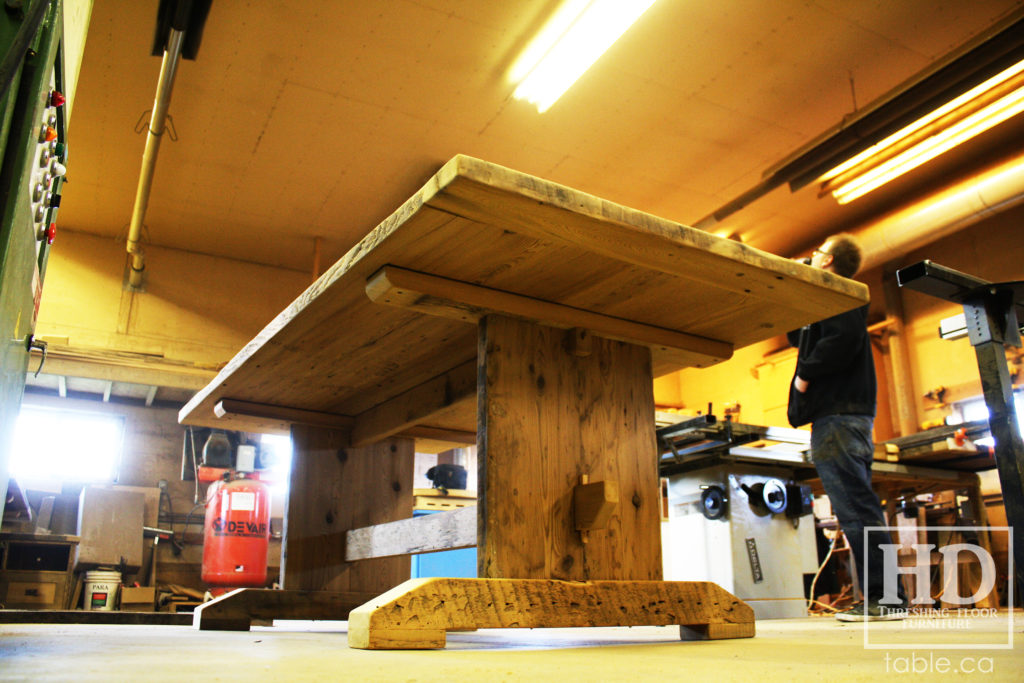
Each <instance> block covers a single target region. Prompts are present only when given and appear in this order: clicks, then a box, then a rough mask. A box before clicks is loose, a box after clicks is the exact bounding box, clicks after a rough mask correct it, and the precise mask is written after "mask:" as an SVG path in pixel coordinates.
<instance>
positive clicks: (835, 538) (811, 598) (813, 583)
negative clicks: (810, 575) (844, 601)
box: [807, 531, 840, 612]
mask: <svg viewBox="0 0 1024 683" xmlns="http://www.w3.org/2000/svg"><path fill="white" fill-rule="evenodd" d="M839 535H840V534H839V531H836V535H835V536H833V537H832V543H831V544H829V546H828V554H827V555H825V559H824V560H822V561H821V566H819V567H818V571H817V572H815V573H814V580H813V581H811V590H810V594H809V595H808V598H807V611H808V612H810V611H811V604H812V603H815V602H818V601H817V600H815V599H814V587H815V586H816V585H818V577H820V576H821V572H822V571H824V569H825V565H826V564H828V561H829V558H831V557H832V553H833V552H834V551H835V549H836V542H837V541H838V540H839ZM818 604H819V605H820V604H823V603H820V602H819V603H818Z"/></svg>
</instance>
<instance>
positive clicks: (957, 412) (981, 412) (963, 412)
mask: <svg viewBox="0 0 1024 683" xmlns="http://www.w3.org/2000/svg"><path fill="white" fill-rule="evenodd" d="M1013 406H1014V412H1016V413H1017V428H1018V429H1020V430H1022V431H1024V392H1020V391H1015V392H1014V393H1013ZM988 418H989V412H988V406H987V405H986V404H985V399H984V398H973V399H969V400H967V401H961V402H960V403H957V404H956V405H955V406H954V408H953V415H951V416H950V418H949V419H948V420H947V422H948V424H961V423H963V422H982V421H987V420H988ZM974 445H976V446H995V439H994V438H993V437H991V436H987V437H984V438H982V439H975V441H974Z"/></svg>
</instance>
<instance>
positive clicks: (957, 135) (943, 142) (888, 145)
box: [819, 61, 1024, 204]
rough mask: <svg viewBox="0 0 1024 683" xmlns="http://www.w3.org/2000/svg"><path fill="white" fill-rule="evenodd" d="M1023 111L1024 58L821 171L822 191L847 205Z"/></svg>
mask: <svg viewBox="0 0 1024 683" xmlns="http://www.w3.org/2000/svg"><path fill="white" fill-rule="evenodd" d="M1022 111H1024V61H1021V62H1018V63H1016V64H1014V65H1013V66H1011V67H1009V68H1008V69H1005V70H1003V71H1002V72H1000V73H998V74H996V75H995V76H993V77H992V78H989V79H988V80H986V81H985V82H983V83H981V84H980V85H978V86H975V87H974V88H971V89H970V90H968V91H967V92H965V93H964V94H962V95H960V96H959V97H956V98H954V99H953V100H951V101H949V102H948V103H946V104H944V105H943V106H941V107H939V108H938V109H936V110H934V111H932V112H931V113H929V114H926V115H925V116H923V117H921V118H920V119H918V120H916V121H914V122H913V123H911V124H910V125H908V126H906V127H904V128H902V129H900V130H898V131H897V132H895V133H893V134H892V135H890V136H889V137H887V138H885V139H884V140H882V141H881V142H878V143H877V144H875V145H874V146H872V147H869V148H868V149H866V150H864V151H863V152H861V153H860V154H857V155H856V156H854V157H852V158H850V159H849V160H847V161H845V162H843V163H842V164H840V165H839V166H836V167H835V168H833V169H832V170H831V171H828V172H827V173H825V174H824V175H822V176H821V177H820V178H819V180H821V181H822V194H824V193H826V192H831V193H832V195H833V196H834V197H835V198H836V201H838V202H839V203H840V204H847V203H849V202H851V201H853V200H854V199H857V198H858V197H862V196H864V195H865V194H867V193H868V192H871V191H872V190H875V189H877V188H879V187H881V186H882V185H884V184H886V183H888V182H889V181H890V180H893V179H895V178H898V177H899V176H901V175H903V174H904V173H907V172H908V171H910V170H911V169H914V168H917V167H918V166H920V165H921V164H923V163H925V162H927V161H930V160H931V159H934V158H935V157H937V156H939V155H940V154H943V153H944V152H946V151H948V150H950V149H952V148H953V147H956V146H957V145H959V144H960V143H962V142H966V141H967V140H970V139H971V138H973V137H975V136H976V135H978V134H980V133H982V132H984V131H986V130H988V129H989V128H992V127H993V126H996V125H998V124H1000V123H1002V122H1003V121H1006V120H1007V119H1009V118H1011V117H1013V116H1016V115H1017V114H1019V113H1021V112H1022Z"/></svg>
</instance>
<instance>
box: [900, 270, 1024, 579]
mask: <svg viewBox="0 0 1024 683" xmlns="http://www.w3.org/2000/svg"><path fill="white" fill-rule="evenodd" d="M896 279H897V281H898V282H899V285H900V287H908V288H910V289H914V290H917V291H919V292H923V293H925V294H930V295H932V296H935V297H938V298H940V299H945V300H946V301H952V302H954V303H958V304H961V305H963V307H964V316H965V318H966V320H967V334H968V338H969V339H970V341H971V346H973V347H974V352H975V354H976V355H977V357H978V371H979V372H980V373H981V386H982V390H983V391H984V394H985V404H986V405H987V406H988V412H989V429H991V431H992V436H993V437H994V438H995V442H996V445H995V460H996V467H997V468H998V470H999V483H1000V485H1001V486H1002V489H1003V504H1004V505H1005V506H1006V519H1007V521H1008V522H1009V524H1010V527H1011V529H1012V538H1013V562H1014V565H1015V568H1016V575H1017V578H1018V583H1017V585H1018V586H1024V540H1022V539H1021V530H1022V529H1024V441H1022V440H1021V432H1020V425H1019V424H1018V421H1017V412H1016V410H1015V408H1014V403H1013V382H1012V381H1011V379H1010V370H1009V366H1008V365H1007V362H1006V347H1007V346H1014V347H1018V348H1019V347H1020V346H1021V337H1020V323H1019V320H1020V319H1021V318H1018V312H1021V313H1024V282H1002V283H992V282H987V281H985V280H982V279H980V278H976V277H974V276H972V275H967V274H965V273H961V272H959V271H956V270H953V269H952V268H946V267H945V266H940V265H938V264H936V263H932V262H931V261H921V262H920V263H916V264H914V265H912V266H909V267H907V268H902V269H900V270H899V271H897V272H896Z"/></svg>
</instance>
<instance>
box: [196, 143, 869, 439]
mask: <svg viewBox="0 0 1024 683" xmlns="http://www.w3.org/2000/svg"><path fill="white" fill-rule="evenodd" d="M385 266H393V267H398V268H400V269H408V270H411V271H416V272H417V273H427V274H430V275H433V276H438V277H440V278H445V280H443V281H441V282H448V281H454V283H453V284H454V285H456V286H457V285H459V284H460V283H469V284H471V285H476V287H475V288H472V287H471V288H470V289H476V290H477V291H478V292H480V291H483V292H487V291H490V290H497V294H510V295H512V296H513V298H514V299H515V301H516V302H518V303H524V302H525V303H524V305H526V306H527V308H529V309H530V310H532V308H530V307H531V306H533V305H536V306H541V307H544V306H547V307H549V308H551V305H555V306H554V308H555V309H556V312H557V311H563V312H564V311H568V312H569V313H571V314H573V315H572V316H570V317H573V316H575V315H577V314H578V315H581V316H587V315H591V316H592V315H593V314H598V315H600V316H604V318H603V319H604V320H606V321H611V322H612V323H616V324H617V323H618V322H621V323H622V324H623V325H628V324H638V325H642V326H645V329H647V330H653V331H654V332H656V333H658V335H660V334H661V333H664V338H662V337H661V336H659V338H658V342H657V343H651V344H648V345H649V346H650V347H651V349H652V356H653V363H654V372H655V376H658V375H662V374H666V373H668V372H671V371H674V370H677V369H680V368H684V367H691V366H697V367H705V366H707V365H711V364H713V363H716V362H720V361H722V360H724V359H726V358H728V357H729V356H730V355H731V353H732V350H733V349H735V348H740V347H743V346H746V345H748V344H752V343H755V342H758V341H762V340H764V339H767V338H770V337H773V336H776V335H778V334H781V333H784V332H786V331H788V330H792V329H796V328H799V327H801V326H803V325H806V324H808V323H810V322H813V321H816V320H820V319H822V318H825V317H828V316H831V315H835V314H837V313H840V312H842V311H845V310H849V309H851V308H854V307H856V306H860V305H863V304H864V303H866V302H867V300H868V291H867V287H866V286H865V285H863V284H861V283H858V282H854V281H852V280H848V279H845V278H841V277H838V276H835V275H832V274H830V273H827V272H824V271H821V270H818V269H814V268H810V267H808V266H804V265H802V264H799V263H797V262H795V261H792V260H790V259H786V258H782V257H779V256H775V255H772V254H768V253H766V252H763V251H759V250H757V249H754V248H752V247H749V246H746V245H743V244H741V243H739V242H735V241H732V240H728V239H723V238H720V237H716V236H715V235H712V234H709V233H707V232H704V231H701V230H697V229H695V228H690V227H686V226H683V225H680V224H678V223H673V222H671V221H668V220H665V219H661V218H657V217H655V216H652V215H649V214H645V213H642V212H640V211H635V210H633V209H629V208H626V207H623V206H620V205H617V204H614V203H612V202H608V201H605V200H603V199H600V198H598V197H594V196H592V195H588V194H585V193H583V192H578V191H576V190H573V189H570V188H567V187H564V186H561V185H557V184H555V183H551V182H548V181H545V180H541V179H539V178H536V177H533V176H529V175H526V174H523V173H518V172H516V171H512V170H509V169H507V168H504V167H501V166H497V165H495V164H491V163H488V162H485V161H481V160H479V159H474V158H471V157H466V156H461V155H460V156H456V157H454V158H453V159H452V160H451V161H449V162H448V163H446V164H445V165H444V166H443V167H442V168H441V169H440V170H439V171H438V172H437V174H435V175H434V177H433V178H431V179H430V180H429V181H428V182H427V183H426V185H424V187H423V188H422V189H421V190H420V191H419V192H417V193H416V194H415V195H414V196H413V197H411V198H410V199H409V200H408V201H406V202H405V203H404V204H403V205H402V206H401V207H400V208H399V209H398V210H397V211H395V212H394V213H393V214H392V215H391V216H390V217H388V218H387V219H386V220H385V221H384V222H382V223H381V224H380V225H378V226H377V227H376V228H374V229H373V230H372V231H371V232H370V233H369V234H368V235H367V236H366V237H365V238H363V239H362V240H361V241H360V242H359V243H358V244H356V245H355V246H354V247H352V249H351V250H349V252H348V253H347V254H346V255H345V256H344V257H342V258H341V259H340V260H339V261H338V262H337V263H335V264H334V265H333V266H332V267H331V268H330V269H329V270H328V271H327V272H325V273H324V274H323V275H322V276H321V277H320V278H319V279H318V280H317V281H316V282H315V283H313V284H312V285H311V286H310V287H309V288H308V289H307V290H306V291H305V292H303V294H302V295H301V296H299V297H298V298H297V299H296V300H295V301H294V302H292V304H291V305H289V306H288V307H287V308H286V309H285V310H284V311H283V312H282V313H281V314H279V315H278V316H277V317H276V318H275V319H274V320H273V321H272V322H271V323H270V324H268V325H267V326H266V327H265V328H264V329H263V330H262V331H261V332H260V333H259V335H257V336H256V338H255V339H253V340H252V341H251V342H250V343H249V344H247V345H246V346H245V347H244V348H243V349H242V350H241V351H239V353H238V354H237V355H236V356H235V357H234V358H233V359H232V360H231V361H230V362H229V363H228V364H227V365H226V366H225V367H224V369H223V370H222V371H221V372H220V373H219V374H218V375H217V377H216V378H215V379H214V380H213V381H212V382H211V383H210V384H209V385H207V386H206V387H205V388H204V389H202V390H201V391H200V392H198V393H197V394H196V395H195V396H194V397H193V399H192V400H191V401H189V403H188V404H187V405H186V406H185V407H184V408H182V410H181V413H180V415H179V419H180V421H181V422H182V423H183V424H192V425H205V426H216V427H220V428H224V429H234V430H242V431H253V432H280V431H286V430H287V428H288V425H289V420H288V419H287V418H288V416H287V413H288V411H287V409H300V410H305V411H317V412H318V413H320V414H326V415H328V416H330V415H337V416H349V417H356V418H358V416H359V415H360V414H363V413H365V412H366V411H368V410H370V409H372V408H374V407H375V406H378V405H380V404H381V403H383V402H385V401H387V400H389V399H392V398H393V397H396V396H399V395H401V394H403V393H404V392H407V391H409V390H410V389H412V388H413V387H416V386H418V385H422V384H423V383H425V382H427V381H428V380H431V378H435V377H438V376H439V375H442V374H443V373H446V372H449V371H451V370H452V369H453V368H457V367H460V366H466V365H467V364H468V363H471V362H472V361H473V360H474V359H475V357H476V344H477V326H476V320H477V318H478V317H479V313H480V310H479V307H477V308H476V309H473V310H470V308H471V307H467V311H468V314H467V315H466V316H464V319H458V316H455V317H451V316H450V313H451V312H450V311H449V317H444V316H438V315H424V314H423V313H422V312H421V311H419V310H416V309H414V308H408V307H396V306H391V305H381V304H380V303H374V301H371V299H370V297H369V296H368V292H367V281H368V280H370V279H371V278H373V277H374V275H375V274H377V273H378V271H380V270H381V269H382V268H383V267H385ZM481 287H482V288H486V289H483V290H481V289H480V288H481ZM400 293H401V292H400ZM419 300H420V301H422V300H424V297H419ZM517 305H518V304H517ZM524 310H525V309H524ZM474 313H475V316H474ZM573 319H575V318H573ZM584 320H585V318H584ZM545 322H547V321H546V320H545ZM565 326H566V327H571V326H573V325H565ZM579 326H581V327H585V326H586V325H579ZM658 335H656V336H658ZM609 336H610V335H609ZM474 376H475V375H474ZM223 399H235V400H240V401H247V402H252V403H255V404H263V405H267V406H276V407H280V408H281V410H280V411H278V413H279V414H275V415H273V416H270V417H268V416H259V417H256V416H245V415H237V414H227V415H224V416H223V417H221V418H218V417H217V415H216V414H215V406H216V405H217V404H218V402H220V401H221V400H223ZM475 407H476V406H475V401H473V402H463V405H461V406H460V407H459V409H453V410H452V411H450V414H448V415H446V416H440V417H436V419H435V420H434V422H433V423H432V424H433V425H434V426H439V427H445V428H451V429H463V430H467V431H473V430H474V429H475ZM270 412H271V413H274V412H275V411H273V410H271V411H270Z"/></svg>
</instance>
